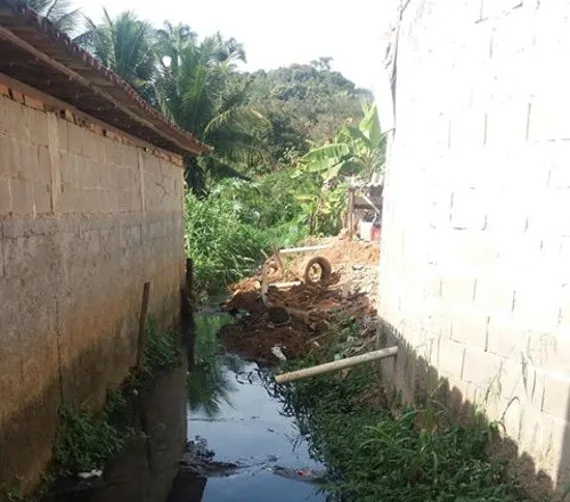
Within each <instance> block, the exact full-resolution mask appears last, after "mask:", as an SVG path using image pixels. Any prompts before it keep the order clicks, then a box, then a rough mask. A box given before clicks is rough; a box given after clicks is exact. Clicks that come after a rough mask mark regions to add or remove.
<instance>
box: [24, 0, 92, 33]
mask: <svg viewBox="0 0 570 502" xmlns="http://www.w3.org/2000/svg"><path fill="white" fill-rule="evenodd" d="M24 3H25V4H26V5H27V6H28V7H30V8H31V9H33V10H35V11H36V12H37V13H38V14H40V15H41V16H44V17H46V18H47V19H49V20H50V21H51V23H52V24H53V25H54V26H55V27H56V28H57V29H58V30H59V31H61V32H63V33H66V34H67V35H73V34H74V33H75V32H76V31H77V28H78V26H79V22H80V20H81V11H80V9H75V8H73V2H72V1H70V0H24Z"/></svg>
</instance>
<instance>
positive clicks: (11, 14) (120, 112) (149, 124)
mask: <svg viewBox="0 0 570 502" xmlns="http://www.w3.org/2000/svg"><path fill="white" fill-rule="evenodd" d="M0 73H4V74H5V75H9V76H10V77H12V78H14V79H16V80H19V81H20V82H23V83H25V84H28V85H30V86H32V87H35V88H36V89H39V90H41V91H43V92H45V93H46V94H49V95H51V96H53V97H55V98H58V99H60V100H61V101H64V102H66V103H69V104H71V105H73V106H74V107H75V108H77V109H78V110H81V111H82V112H84V113H86V114H88V115H90V116H92V117H94V118H97V119H99V120H101V121H103V122H105V123H107V124H110V125H112V126H114V127H116V128H117V129H120V130H122V131H125V132H127V133H129V134H131V135H133V136H135V137H138V138H140V139H142V140H144V141H147V142H148V143H151V144H153V145H155V146H158V147H160V148H163V149H165V150H168V151H171V152H175V153H179V154H184V153H191V154H193V155H200V154H202V153H204V152H206V151H208V150H209V149H210V148H209V147H208V146H207V145H205V144H204V143H202V142H200V141H199V140H197V139H196V138H195V137H194V136H193V135H192V134H190V133H188V132H186V131H184V130H182V129H180V128H179V127H178V126H176V125H174V124H173V123H172V122H170V121H169V120H168V119H167V118H166V117H164V115H162V114H161V113H160V112H159V111H158V110H156V109H155V108H153V107H152V106H150V105H149V104H148V103H147V102H146V101H144V100H143V99H142V98H141V97H140V96H139V95H138V94H137V92H136V91H135V90H134V89H133V88H132V87H131V86H130V85H129V84H127V83H126V82H125V81H124V80H123V79H122V78H121V77H119V76H118V75H117V74H115V73H113V72H112V71H111V70H109V69H108V68H106V67H105V66H103V65H102V64H101V63H100V62H99V61H98V60H97V59H96V58H94V57H93V56H92V55H91V54H89V53H88V52H87V51H86V50H84V49H82V48H81V47H79V46H78V45H77V44H76V43H74V42H73V41H72V40H71V39H70V38H69V37H68V36H67V35H65V34H63V33H61V32H60V31H58V30H57V29H56V28H55V27H54V26H53V25H52V23H50V22H49V21H48V20H47V19H45V18H43V17H42V16H40V15H38V14H37V13H36V12H35V11H33V10H32V9H30V8H28V7H26V6H25V5H24V4H23V3H22V2H21V1H20V0H0Z"/></svg>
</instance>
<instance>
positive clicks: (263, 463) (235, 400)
mask: <svg viewBox="0 0 570 502" xmlns="http://www.w3.org/2000/svg"><path fill="white" fill-rule="evenodd" d="M228 321H229V317H226V316H224V315H221V314H219V312H216V311H213V312H207V311H206V312H205V313H203V314H202V315H200V316H199V317H198V319H197V330H198V334H197V337H196V346H195V355H196V364H195V366H194V370H193V371H191V372H190V373H188V372H187V368H186V365H183V366H182V367H180V368H177V369H176V370H174V371H173V372H171V374H169V375H165V376H163V377H160V378H159V379H158V380H157V381H156V383H155V385H154V386H153V388H152V389H148V390H145V391H141V396H140V397H141V399H140V408H139V409H137V411H136V413H135V414H134V415H135V416H134V417H133V423H134V424H136V423H138V422H140V419H141V417H142V418H144V423H145V424H146V427H147V431H146V432H147V433H146V434H145V435H140V436H139V437H137V439H136V440H135V441H133V442H132V444H131V445H130V447H128V448H127V449H126V450H125V451H124V452H122V453H121V454H120V455H119V456H118V457H117V458H115V459H113V460H112V461H111V462H110V463H109V465H108V466H107V467H106V469H105V473H104V476H103V478H102V479H97V480H93V481H88V482H81V483H79V485H78V484H77V483H76V482H73V481H71V480H70V482H69V483H68V482H64V483H63V484H60V483H58V484H56V486H54V489H53V490H52V492H51V493H50V494H49V495H48V496H47V497H46V499H45V501H44V502H79V501H81V502H226V501H227V502H229V501H231V502H241V501H243V502H245V501H247V502H267V501H272V502H301V501H324V500H326V498H325V496H324V495H323V494H322V493H321V492H320V491H319V485H318V484H315V483H311V482H307V479H310V478H311V476H310V475H309V476H301V477H299V476H298V475H296V474H297V473H296V471H297V470H302V472H303V473H315V474H316V475H318V474H322V473H323V472H324V469H323V467H322V466H319V465H318V464H315V463H314V462H313V461H311V459H310V457H309V454H308V450H307V444H306V442H305V441H304V440H303V439H302V438H301V436H300V434H299V431H298V429H297V427H296V424H295V422H294V420H293V419H291V418H288V417H285V416H284V415H282V414H281V407H282V405H281V403H279V401H278V400H277V399H276V398H274V397H272V396H271V395H270V392H269V391H268V390H267V386H266V385H264V383H265V382H266V381H267V375H266V374H265V373H264V372H263V370H261V369H260V368H258V367H257V365H255V364H250V363H246V362H244V361H242V360H241V359H239V358H237V357H234V356H227V355H219V353H220V345H219V342H218V339H217V336H216V333H217V331H218V330H219V328H220V327H221V326H222V325H223V324H225V323H227V322H228ZM196 436H198V437H199V442H201V443H204V442H205V443H206V444H207V449H208V450H212V451H213V452H214V453H215V456H214V459H213V460H214V461H217V462H227V463H232V464H235V467H234V468H232V469H229V470H228V469H225V470H224V469H218V470H214V471H213V472H210V471H208V472H209V474H208V475H207V476H199V475H196V473H195V471H193V470H192V469H187V468H185V467H184V466H181V465H180V460H181V458H183V456H184V450H185V443H186V439H187V438H188V439H190V440H195V439H196ZM276 471H277V472H278V473H279V474H276ZM283 474H286V476H284V475H283ZM291 475H292V476H293V478H291V477H287V476H291Z"/></svg>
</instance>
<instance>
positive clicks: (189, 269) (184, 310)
mask: <svg viewBox="0 0 570 502" xmlns="http://www.w3.org/2000/svg"><path fill="white" fill-rule="evenodd" d="M194 301H195V300H194V263H193V262H192V259H191V258H188V259H187V260H186V281H185V284H184V286H183V287H182V295H181V302H182V304H181V319H180V321H181V328H182V341H183V343H184V345H186V352H187V355H188V369H189V370H190V371H192V370H193V369H194V344H195V341H196V320H195V319H194Z"/></svg>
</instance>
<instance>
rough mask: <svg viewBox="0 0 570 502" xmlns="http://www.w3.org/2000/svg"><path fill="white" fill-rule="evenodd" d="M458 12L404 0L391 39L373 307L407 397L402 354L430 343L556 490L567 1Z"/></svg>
mask: <svg viewBox="0 0 570 502" xmlns="http://www.w3.org/2000/svg"><path fill="white" fill-rule="evenodd" d="M451 3H453V6H452V5H451ZM451 3H450V2H446V1H444V0H430V1H421V0H411V1H410V2H403V5H404V6H405V10H404V11H403V13H402V16H401V21H400V27H399V32H398V33H399V40H398V53H397V59H396V65H397V72H396V74H397V77H396V78H397V79H396V93H395V96H396V103H395V105H396V106H395V113H396V130H395V134H394V142H393V144H392V155H391V160H390V163H389V165H388V166H387V174H386V179H385V191H384V208H385V209H384V214H383V228H382V245H381V247H382V260H381V263H380V267H381V270H380V314H381V317H382V319H383V321H384V323H385V325H386V326H388V327H389V328H391V331H393V332H394V333H395V334H396V335H397V336H398V337H399V340H400V342H401V343H402V346H403V347H407V350H408V351H409V352H410V354H407V355H406V358H405V359H406V364H405V365H404V364H395V365H394V367H393V368H392V371H391V375H392V376H393V378H394V382H395V383H396V384H397V385H398V386H399V387H400V388H402V389H403V390H404V393H403V395H405V396H409V395H414V389H409V388H406V387H407V386H409V385H410V382H412V384H413V383H414V382H415V380H414V378H411V376H410V375H414V374H415V371H416V368H414V365H413V364H411V363H410V361H413V360H418V361H419V360H425V359H426V356H425V353H424V352H425V347H426V344H427V343H428V342H429V343H430V344H431V345H430V346H431V347H435V348H436V350H432V352H431V354H430V357H429V358H428V359H429V362H430V364H431V365H432V367H433V369H435V370H436V372H437V373H438V375H439V376H440V378H443V379H445V380H446V381H447V383H448V384H449V387H450V388H455V389H456V390H458V392H461V394H462V399H463V400H471V401H473V400H476V401H477V402H475V403H472V404H475V405H476V406H477V407H478V408H479V409H483V410H485V411H486V413H487V415H488V417H489V419H491V420H501V421H502V422H503V423H504V424H505V427H506V432H507V435H508V436H509V437H511V438H513V439H514V440H516V441H517V442H518V444H519V447H520V451H519V454H520V455H529V456H530V457H531V458H532V459H533V461H534V469H535V472H537V473H538V472H539V471H542V472H543V473H545V474H546V475H547V476H548V477H549V478H550V480H551V481H552V484H553V486H554V487H555V488H556V489H558V490H559V492H560V491H562V490H563V488H564V486H566V485H567V483H568V482H570V477H569V471H570V436H569V435H568V429H569V426H568V422H569V417H570V403H569V395H570V385H569V382H570V355H569V354H570V294H569V291H570V290H569V286H568V284H570V268H569V258H570V252H569V250H570V244H569V243H570V167H569V162H570V145H569V143H568V139H569V138H570V104H569V103H570V101H569V100H568V92H567V89H568V88H569V87H570V86H569V84H570V74H569V73H568V72H567V71H565V70H564V69H563V68H562V66H561V61H563V59H564V57H565V55H566V54H567V53H568V50H569V49H570V24H569V19H570V16H569V14H570V3H569V2H555V1H550V0H543V1H541V2H538V1H536V0H522V1H517V0H514V1H513V0H501V1H499V0H462V1H460V2H451ZM381 114H382V112H380V115H381ZM380 118H382V117H380ZM414 354H415V355H414ZM418 364H419V363H418ZM473 388H476V389H477V392H471V390H469V389H473ZM533 438H534V439H533Z"/></svg>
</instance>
